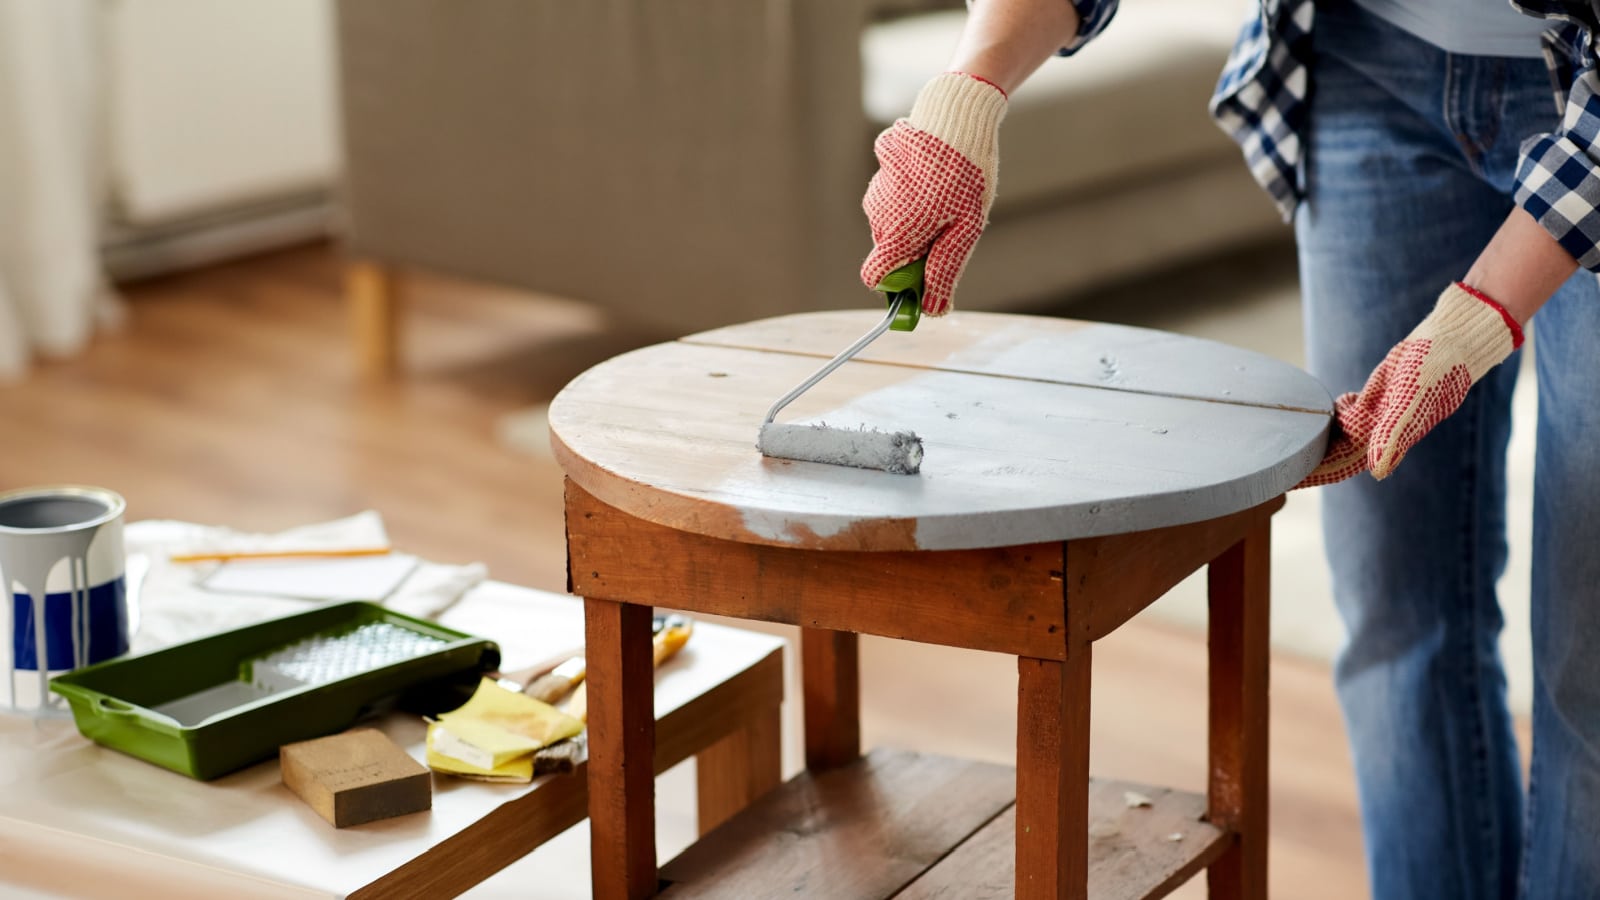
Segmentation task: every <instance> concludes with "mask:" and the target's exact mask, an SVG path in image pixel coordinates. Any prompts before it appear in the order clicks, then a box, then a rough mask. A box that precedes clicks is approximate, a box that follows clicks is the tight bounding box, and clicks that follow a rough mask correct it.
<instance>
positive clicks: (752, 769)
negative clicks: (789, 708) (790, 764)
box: [695, 706, 783, 835]
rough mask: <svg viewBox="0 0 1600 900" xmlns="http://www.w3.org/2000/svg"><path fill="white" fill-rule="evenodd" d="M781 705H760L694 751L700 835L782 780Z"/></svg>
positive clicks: (755, 799)
mask: <svg viewBox="0 0 1600 900" xmlns="http://www.w3.org/2000/svg"><path fill="white" fill-rule="evenodd" d="M781 736H782V723H781V720H780V717H779V708H778V707H776V706H774V707H772V708H770V709H766V710H762V711H761V712H759V713H757V714H756V715H755V716H754V717H752V718H751V719H750V720H749V721H748V722H746V723H745V724H744V725H742V726H740V727H739V728H737V729H735V730H734V731H733V732H732V733H731V734H729V735H728V736H727V737H724V738H723V739H722V740H720V741H717V742H716V743H715V744H712V745H711V746H709V747H707V748H706V749H704V750H702V751H700V753H699V754H698V755H696V756H695V781H696V787H697V790H698V792H699V824H700V833H701V834H702V835H704V834H706V833H707V832H709V831H710V830H711V829H713V828H716V827H717V826H718V825H721V824H722V823H723V822H726V821H727V820H728V819H730V818H732V817H733V815H734V814H735V813H737V812H739V811H740V810H742V809H744V808H745V807H747V806H749V805H750V804H752V803H754V802H755V801H757V800H759V799H760V798H761V797H762V796H763V795H765V794H766V793H767V792H768V791H770V790H772V789H773V788H775V787H777V786H778V785H779V784H780V783H781V782H782V781H783V766H782V742H781V740H780V738H781Z"/></svg>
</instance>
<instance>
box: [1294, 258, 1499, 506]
mask: <svg viewBox="0 0 1600 900" xmlns="http://www.w3.org/2000/svg"><path fill="white" fill-rule="evenodd" d="M1520 346H1522V327H1521V326H1520V325H1519V324H1518V323H1517V320H1516V319H1514V318H1512V316H1511V314H1510V313H1509V312H1507V311H1506V309H1505V307H1503V306H1501V305H1500V304H1499V303H1496V302H1495V301H1494V300H1492V299H1490V298H1489V297H1488V296H1487V295H1486V294H1483V293H1480V292H1478V291H1476V290H1473V289H1472V288H1469V287H1467V286H1466V285H1464V284H1462V283H1460V282H1456V283H1455V284H1452V285H1450V286H1449V287H1447V288H1445V290H1444V293H1443V294H1440V295H1439V302H1438V303H1437V304H1436V305H1435V306H1434V308H1433V312H1431V313H1429V314H1428V317H1427V318H1425V319H1423V320H1422V322H1421V324H1419V325H1417V327H1416V328H1415V329H1413V330H1412V332H1411V334H1409V335H1407V336H1406V339H1405V340H1403V341H1401V342H1400V343H1398V344H1396V345H1395V347H1394V349H1392V350H1390V351H1389V355H1388V356H1386V357H1384V359H1383V362H1381V363H1379V364H1378V367H1377V368H1376V369H1374V370H1373V372H1372V376H1371V377H1369V378H1368V379H1367V384H1366V387H1364V388H1362V389H1361V392H1360V393H1359V394H1345V395H1343V396H1342V397H1340V398H1339V399H1338V400H1337V401H1336V402H1335V403H1334V408H1335V411H1336V422H1335V429H1336V430H1335V434H1334V438H1333V440H1332V441H1331V442H1330V443H1329V444H1328V451H1327V453H1326V455H1324V457H1323V459H1322V463H1321V464H1320V465H1318V466H1317V468H1316V469H1315V470H1314V471H1313V472H1312V473H1311V474H1310V475H1308V476H1306V479H1305V480H1304V481H1302V482H1301V483H1300V484H1299V487H1315V486H1318V485H1324V484H1333V483H1335V482H1339V481H1343V480H1345V479H1346V478H1350V477H1352V476H1354V475H1358V474H1360V473H1362V472H1364V471H1369V470H1370V471H1371V472H1372V477H1374V478H1378V479H1383V478H1387V477H1388V476H1389V473H1391V472H1393V471H1394V468H1395V466H1398V465H1399V464H1400V461H1401V460H1402V459H1404V458H1405V455H1406V452H1407V451H1409V450H1410V449H1411V448H1412V447H1413V446H1414V445H1415V444H1416V443H1417V441H1419V440H1421V439H1422V436H1423V435H1425V434H1427V433H1428V432H1429V431H1431V430H1433V427H1434V426H1435V425H1438V424H1439V423H1440V422H1442V421H1444V419H1445V417H1446V416H1448V415H1450V414H1451V413H1453V412H1455V411H1456V408H1457V407H1459V406H1460V405H1461V401H1462V400H1464V399H1466V396H1467V391H1468V389H1470V388H1471V387H1472V386H1473V385H1474V384H1476V383H1477V381H1478V379H1480V378H1482V377H1483V376H1484V374H1485V373H1487V372H1488V371H1489V370H1490V369H1492V368H1494V367H1495V366H1497V365H1499V364H1500V363H1501V362H1503V361H1504V360H1505V358H1506V357H1508V356H1510V355H1511V351H1513V350H1515V349H1516V348H1518V347H1520Z"/></svg>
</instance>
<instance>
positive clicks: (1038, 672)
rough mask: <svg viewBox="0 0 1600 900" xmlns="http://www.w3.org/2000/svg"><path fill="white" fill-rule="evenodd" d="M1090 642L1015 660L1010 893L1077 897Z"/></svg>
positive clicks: (1083, 864)
mask: <svg viewBox="0 0 1600 900" xmlns="http://www.w3.org/2000/svg"><path fill="white" fill-rule="evenodd" d="M1091 647H1092V645H1091V644H1089V643H1088V642H1087V641H1074V642H1072V643H1071V644H1070V645H1068V647H1067V659H1066V660H1065V661H1064V662H1060V661H1056V660H1045V659H1028V658H1026V657H1023V658H1019V659H1018V660H1017V823H1016V828H1015V831H1016V841H1015V849H1016V882H1017V884H1016V893H1017V896H1018V897H1019V898H1023V900H1068V898H1075V900H1082V898H1084V897H1086V896H1087V895H1086V894H1085V891H1086V889H1087V884H1088V877H1089V859H1088V855H1087V854H1088V832H1087V830H1086V829H1087V828H1088V811H1089V685H1090V680H1089V679H1090V667H1091V666H1090V664H1091V656H1090V653H1091V650H1090V648H1091Z"/></svg>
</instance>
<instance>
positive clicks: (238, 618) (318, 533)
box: [123, 510, 488, 653]
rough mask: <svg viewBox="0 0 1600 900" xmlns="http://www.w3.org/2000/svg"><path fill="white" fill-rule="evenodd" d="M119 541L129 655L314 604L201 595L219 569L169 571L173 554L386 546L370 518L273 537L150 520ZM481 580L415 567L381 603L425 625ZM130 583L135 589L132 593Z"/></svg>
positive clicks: (454, 570)
mask: <svg viewBox="0 0 1600 900" xmlns="http://www.w3.org/2000/svg"><path fill="white" fill-rule="evenodd" d="M123 540H124V542H125V543H126V545H127V550H128V558H129V564H128V575H129V582H130V584H129V596H130V601H131V603H130V605H132V604H133V603H136V604H137V606H136V609H137V613H136V614H137V616H138V621H137V630H136V631H135V633H134V636H133V645H132V648H131V649H132V652H135V653H142V652H145V651H147V650H154V649H156V648H158V647H164V646H166V645H168V644H172V643H176V642H178V641H185V640H190V639H192V638H196V637H200V636H202V635H206V634H212V633H215V632H218V631H224V630H227V629H229V628H237V627H240V626H243V625H249V624H251V623H252V622H259V621H261V620H263V619H270V618H273V617H275V616H283V615H289V614H291V613H296V612H301V611H303V610H306V609H310V608H311V607H313V606H315V605H316V604H317V602H318V601H314V600H304V599H297V598H290V597H273V596H266V595H248V594H238V593H231V592H230V593H227V594H221V593H216V592H212V591H208V590H206V589H205V588H204V587H201V582H203V581H204V580H205V579H206V578H207V576H209V575H210V574H211V573H212V572H213V571H215V570H216V567H217V566H218V565H221V564H220V563H214V562H213V563H174V562H172V560H171V557H172V556H173V555H175V554H186V553H216V552H246V551H266V550H290V549H294V550H315V549H350V548H356V547H376V546H387V545H388V543H389V537H388V534H387V533H386V532H385V530H384V527H383V518H382V517H381V516H380V515H378V513H376V512H374V511H372V510H368V511H366V512H362V513H358V514H356V515H354V516H350V517H348V518H344V519H336V520H334V521H331V522H321V523H318V524H315V525H305V526H302V527H299V528H291V529H289V530H288V531H280V532H278V533H276V534H250V533H248V532H242V531H234V530H233V529H230V528H220V527H216V526H210V525H196V524H194V523H191V522H174V521H168V520H159V519H150V520H145V521H141V522H132V523H130V524H128V525H127V526H126V528H125V529H124V536H123ZM141 573H142V575H143V577H142V578H140V577H139V576H140V574H141ZM487 577H488V570H487V568H486V567H485V566H484V565H483V563H469V564H467V565H445V564H441V563H432V562H427V561H420V562H419V563H418V565H417V567H416V568H415V569H413V570H412V572H411V574H410V575H409V576H407V577H406V579H405V581H403V582H402V583H401V584H400V586H399V587H397V588H396V589H395V590H394V592H393V593H392V594H390V595H389V596H388V597H386V598H384V599H383V600H382V603H383V605H385V606H388V607H390V608H391V609H394V610H397V611H399V612H403V613H407V614H409V615H413V616H418V617H420V618H424V619H432V618H435V617H437V616H438V615H439V614H440V613H442V612H444V611H445V610H446V609H449V608H450V607H451V606H452V605H454V604H455V603H456V601H458V600H460V599H461V597H462V595H464V594H465V593H466V592H467V591H469V590H471V589H472V588H473V587H476V586H477V585H478V584H481V583H482V582H483V581H484V579H485V578H487ZM135 581H138V582H139V583H138V584H137V585H135V584H134V582H135Z"/></svg>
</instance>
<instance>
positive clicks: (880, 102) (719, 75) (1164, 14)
mask: <svg viewBox="0 0 1600 900" xmlns="http://www.w3.org/2000/svg"><path fill="white" fill-rule="evenodd" d="M948 2H949V0H673V2H659V0H657V2H644V0H578V2H575V0H339V3H338V6H337V9H338V40H339V50H340V72H341V84H342V88H341V94H342V110H343V112H342V116H343V133H344V142H345V149H346V171H345V180H344V185H343V189H342V191H341V195H342V205H343V209H344V217H343V221H344V229H345V231H344V236H345V239H346V241H347V243H348V247H349V250H350V252H351V255H352V258H353V259H354V260H355V261H356V264H357V266H358V269H357V270H356V272H355V274H356V276H357V277H356V278H354V279H353V280H352V285H353V286H354V294H355V296H356V297H357V299H358V302H360V303H362V304H364V310H365V311H364V313H363V318H362V321H364V322H366V323H367V324H366V325H365V326H363V328H364V334H365V340H366V341H367V343H368V344H369V347H368V349H367V351H366V352H367V353H368V354H369V355H368V359H369V368H373V369H376V370H382V369H384V368H385V367H386V366H388V365H392V363H393V357H392V353H391V354H389V356H388V357H387V358H386V357H385V355H384V351H383V348H382V347H381V346H373V345H374V344H375V343H376V344H382V343H383V342H385V341H388V342H390V343H392V341H393V339H394V338H393V334H394V332H393V322H392V318H393V301H392V297H391V296H390V294H391V293H392V291H391V290H390V288H391V286H392V285H393V283H394V281H393V279H392V278H390V277H389V276H388V274H387V273H389V272H391V271H392V270H393V269H394V268H395V267H398V266H423V267H428V268H433V269H438V270H443V271H447V272H452V273H457V274H461V275H466V276H471V277H475V278H481V279H487V280H490V281H494V282H500V283H505V284H510V285H516V286H522V287H526V288H530V289H535V290H538V291H541V292H546V293H552V294H556V295H561V296H565V297H571V298H577V299H582V300H586V301H590V302H592V303H595V304H598V305H599V306H601V307H603V308H605V309H606V310H608V311H609V312H611V313H614V314H616V315H618V316H623V317H627V318H628V319H630V320H634V321H637V322H641V323H644V324H647V325H649V326H651V327H659V328H665V329H669V330H671V331H673V332H675V333H686V332H688V331H691V330H696V329H701V328H706V327H711V326H716V325H721V324H726V323H730V322H734V321H740V320H745V319H751V318H758V317H762V316H769V315H775V314H780V313H785V312H793V311H798V310H808V309H822V308H840V307H853V306H862V305H870V304H872V303H873V302H874V300H873V298H872V297H871V296H870V295H869V294H868V293H867V292H866V291H865V290H864V289H863V288H862V286H861V285H860V283H859V281H858V280H857V270H858V267H859V264H860V261H861V259H862V257H863V256H864V255H865V253H866V251H867V250H868V248H869V244H870V241H869V238H868V234H867V229H866V223H865V220H864V218H863V216H862V213H861V210H860V200H861V194H862V191H863V190H864V188H865V186H866V183H867V180H868V178H869V177H870V176H871V173H872V172H873V170H874V167H875V163H874V160H873V158H872V152H871V143H872V138H873V136H874V135H875V134H876V133H877V132H878V131H879V130H881V129H882V128H883V127H885V126H886V125H887V124H888V123H889V122H891V121H892V120H893V119H894V118H895V117H896V116H899V115H903V114H904V113H905V112H906V111H907V110H908V109H909V108H910V105H911V101H912V99H913V97H914V96H915V94H916V91H917V90H918V88H920V86H921V85H922V83H923V82H924V81H926V80H927V78H929V77H931V76H932V75H933V74H935V73H937V72H938V71H940V70H941V69H942V68H943V66H944V65H945V63H946V61H947V60H948V58H949V54H950V51H951V49H952V48H953V47H954V43H955V40H956V37H957V35H958V34H959V30H960V27H961V22H962V17H963V15H964V12H963V11H962V10H961V9H943V10H935V11H932V12H928V11H926V10H927V9H928V8H929V6H930V5H931V6H934V7H937V6H941V5H948ZM1240 2H1241V0H1124V3H1123V8H1122V10H1121V12H1119V13H1118V21H1116V22H1113V24H1112V26H1111V29H1110V30H1109V32H1108V33H1107V34H1106V35H1105V36H1103V37H1102V38H1101V39H1100V40H1099V41H1097V42H1096V43H1094V44H1092V45H1090V46H1089V47H1088V48H1086V49H1085V50H1083V51H1082V52H1081V53H1079V54H1078V55H1077V56H1075V57H1073V58H1071V59H1066V60H1052V61H1050V62H1048V63H1046V65H1045V68H1044V69H1042V70H1041V71H1040V72H1039V73H1038V74H1037V75H1035V76H1034V77H1033V79H1031V80H1030V81H1029V83H1028V84H1026V85H1025V86H1024V87H1023V88H1022V89H1021V90H1019V91H1018V92H1017V94H1016V96H1015V98H1014V99H1013V103H1012V108H1011V110H1010V112H1009V115H1008V118H1007V119H1006V122H1005V125H1004V127H1003V129H1002V131H1001V164H1000V171H999V190H998V194H997V201H996V205H995V207H994V209H993V211H992V214H991V220H992V221H991V226H990V228H989V230H988V232H987V233H986V234H985V236H984V238H983V240H982V242H981V243H980V244H979V246H978V249H977V252H976V253H975V254H974V257H973V259H972V262H971V264H970V266H969V268H968V271H967V274H966V276H965V278H964V279H963V281H962V283H961V285H960V288H959V290H958V292H957V296H956V304H957V307H958V308H966V309H1008V310H1020V309H1027V308H1028V307H1029V306H1030V305H1032V304H1035V303H1039V302H1043V301H1059V300H1061V299H1062V298H1064V297H1068V296H1071V295H1073V294H1077V293H1081V292H1084V291H1087V290H1090V289H1092V288H1093V287H1095V286H1097V285H1101V284H1104V283H1105V282H1107V281H1108V280H1112V279H1116V278H1120V277H1124V276H1127V275H1130V274H1132V273H1138V272H1144V271H1148V270H1150V269H1152V268H1154V267H1159V266H1164V265H1169V264H1172V263H1174V262H1176V261H1180V260H1184V259H1189V258H1193V257H1196V256H1199V255H1201V254H1205V253H1209V252H1213V251H1215V250H1217V249H1219V248H1222V247H1225V246H1229V245H1234V244H1239V243H1243V242H1249V241H1254V240H1258V239H1260V238H1262V237H1263V236H1264V235H1267V234H1270V233H1272V232H1274V231H1276V230H1278V229H1280V228H1281V225H1280V224H1279V222H1278V220H1277V217H1276V214H1275V213H1274V211H1273V209H1272V207H1271V204H1270V203H1268V202H1267V200H1266V198H1265V197H1264V196H1263V195H1260V193H1259V192H1258V191H1257V189H1256V188H1255V187H1254V185H1253V184H1252V183H1251V182H1250V180H1249V177H1248V175H1247V174H1246V172H1245V169H1244V166H1243V163H1242V162H1241V161H1240V158H1239V154H1238V151H1237V149H1236V148H1235V147H1234V146H1233V145H1232V144H1231V143H1230V142H1229V141H1228V140H1227V139H1226V138H1225V137H1224V136H1223V135H1222V134H1221V133H1220V132H1219V131H1218V130H1217V129H1216V128H1215V127H1214V126H1213V125H1212V124H1211V122H1210V121H1209V118H1208V117H1207V114H1206V111H1205V103H1206V99H1207V97H1208V95H1209V92H1210V89H1211V86H1212V84H1213V83H1214V82H1215V79H1216V75H1217V73H1218V71H1220V68H1221V66H1222V62H1223V60H1224V58H1225V57H1226V54H1227V49H1228V46H1229V44H1230V42H1231V40H1232V37H1233V33H1234V30H1235V26H1236V25H1237V23H1238V21H1239V20H1240V19H1241V18H1242V15H1243V12H1242V7H1241V6H1240Z"/></svg>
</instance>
